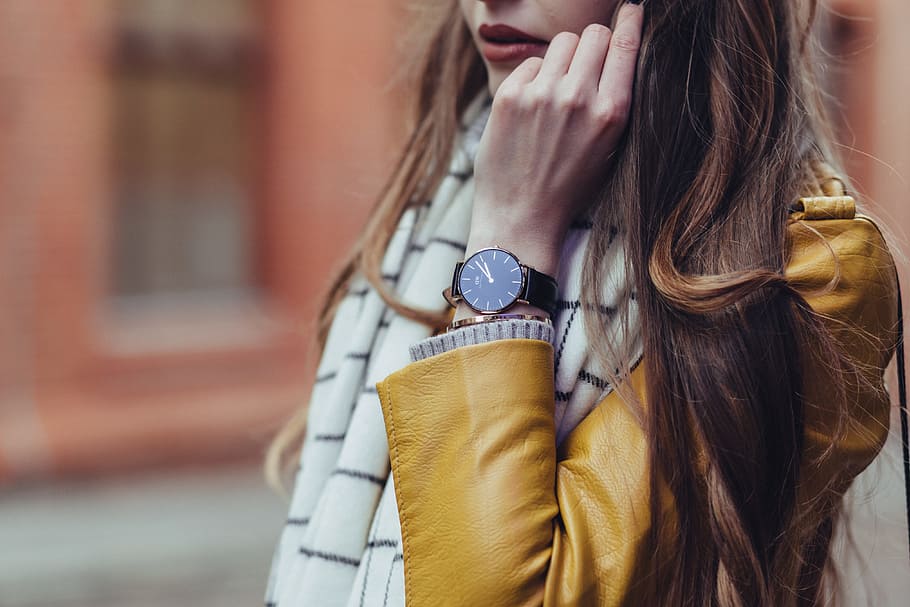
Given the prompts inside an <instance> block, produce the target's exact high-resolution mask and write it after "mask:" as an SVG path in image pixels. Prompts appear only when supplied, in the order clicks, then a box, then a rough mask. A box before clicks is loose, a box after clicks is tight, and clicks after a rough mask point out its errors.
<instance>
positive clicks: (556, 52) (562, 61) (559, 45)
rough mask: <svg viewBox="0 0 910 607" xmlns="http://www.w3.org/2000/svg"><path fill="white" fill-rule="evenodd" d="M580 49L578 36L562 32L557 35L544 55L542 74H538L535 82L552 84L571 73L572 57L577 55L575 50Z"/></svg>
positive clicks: (541, 67)
mask: <svg viewBox="0 0 910 607" xmlns="http://www.w3.org/2000/svg"><path fill="white" fill-rule="evenodd" d="M576 47H578V35H577V34H573V33H572V32H560V33H558V34H556V35H555V36H554V37H553V39H552V40H550V45H549V47H548V48H547V53H546V55H544V58H543V64H542V65H541V66H540V73H538V74H537V78H535V82H552V81H555V80H559V79H561V78H562V77H563V76H565V75H566V73H567V72H568V71H569V65H570V64H571V63H572V56H573V55H575V49H576Z"/></svg>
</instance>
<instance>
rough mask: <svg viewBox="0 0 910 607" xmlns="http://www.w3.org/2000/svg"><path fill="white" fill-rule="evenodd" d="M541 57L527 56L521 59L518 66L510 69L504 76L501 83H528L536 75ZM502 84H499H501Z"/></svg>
mask: <svg viewBox="0 0 910 607" xmlns="http://www.w3.org/2000/svg"><path fill="white" fill-rule="evenodd" d="M542 63H543V59H542V58H540V57H528V58H527V59H525V60H524V61H522V62H521V63H520V64H519V65H518V67H516V68H515V69H514V70H512V73H511V74H509V75H508V76H506V78H505V80H503V81H502V84H505V83H507V82H508V83H509V85H510V86H516V85H517V86H522V85H525V84H528V83H529V82H531V81H532V80H534V78H536V77H537V73H538V72H539V71H540V65H541V64H542ZM502 84H501V85H500V86H502Z"/></svg>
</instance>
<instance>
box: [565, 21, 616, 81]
mask: <svg viewBox="0 0 910 607" xmlns="http://www.w3.org/2000/svg"><path fill="white" fill-rule="evenodd" d="M612 35H613V32H611V31H610V28H608V27H607V26H605V25H601V24H599V23H594V24H591V25H589V26H588V27H586V28H585V31H583V32H582V33H581V40H579V41H578V48H577V49H576V50H575V57H574V58H573V59H572V65H570V66H569V78H571V79H573V80H578V81H580V82H590V83H592V87H593V89H596V88H597V83H598V82H599V81H600V78H601V74H602V73H603V69H604V63H605V60H606V58H607V49H608V48H609V47H610V38H611V36H612Z"/></svg>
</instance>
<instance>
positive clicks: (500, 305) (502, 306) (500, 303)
mask: <svg viewBox="0 0 910 607" xmlns="http://www.w3.org/2000/svg"><path fill="white" fill-rule="evenodd" d="M498 301H499V307H500V308H505V306H504V305H502V300H501V299H500V300H498Z"/></svg>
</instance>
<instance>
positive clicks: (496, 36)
mask: <svg viewBox="0 0 910 607" xmlns="http://www.w3.org/2000/svg"><path fill="white" fill-rule="evenodd" d="M477 33H479V34H480V37H481V38H483V39H484V40H485V41H487V42H492V43H494V44H512V43H533V44H546V43H547V41H546V40H541V39H540V38H535V37H534V36H532V35H530V34H526V33H525V32H523V31H521V30H519V29H515V28H514V27H509V26H508V25H503V24H501V23H497V24H496V25H487V24H486V23H484V24H483V25H481V26H480V27H479V28H478V31H477Z"/></svg>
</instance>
